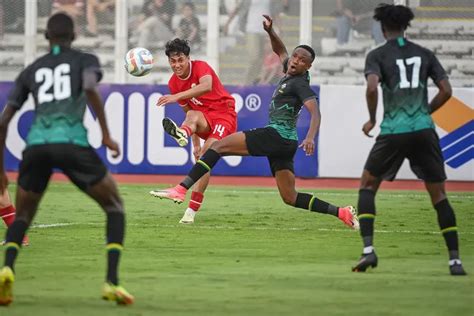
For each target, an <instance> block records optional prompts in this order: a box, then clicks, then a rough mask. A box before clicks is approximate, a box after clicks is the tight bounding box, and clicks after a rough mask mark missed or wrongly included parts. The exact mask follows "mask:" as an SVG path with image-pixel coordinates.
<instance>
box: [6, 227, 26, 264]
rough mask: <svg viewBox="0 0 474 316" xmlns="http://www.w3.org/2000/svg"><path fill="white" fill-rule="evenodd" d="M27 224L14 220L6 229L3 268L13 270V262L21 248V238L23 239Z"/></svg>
mask: <svg viewBox="0 0 474 316" xmlns="http://www.w3.org/2000/svg"><path fill="white" fill-rule="evenodd" d="M27 229H28V224H27V223H26V222H24V221H21V220H15V221H14V222H13V224H11V225H10V227H8V230H7V236H6V243H5V266H7V267H10V268H11V269H12V270H14V268H13V266H14V265H15V260H16V257H17V255H18V251H19V250H20V247H21V242H22V240H23V237H25V234H26V230H27Z"/></svg>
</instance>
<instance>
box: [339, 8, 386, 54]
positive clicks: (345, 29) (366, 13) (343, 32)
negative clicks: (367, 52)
mask: <svg viewBox="0 0 474 316" xmlns="http://www.w3.org/2000/svg"><path fill="white" fill-rule="evenodd" d="M382 2H383V1H378V0H364V1H353V0H336V4H337V11H336V15H337V18H336V23H337V31H336V33H337V35H336V36H337V44H338V45H344V44H347V43H348V42H349V39H350V33H351V31H353V30H357V31H360V32H364V31H368V30H369V29H370V31H371V35H372V37H373V39H374V40H375V44H377V45H378V44H380V43H383V42H385V38H384V37H383V33H382V27H381V25H380V22H378V21H375V20H374V19H373V18H372V14H373V10H374V8H375V7H377V5H379V4H380V3H382Z"/></svg>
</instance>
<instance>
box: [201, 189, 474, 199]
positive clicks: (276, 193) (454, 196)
mask: <svg viewBox="0 0 474 316" xmlns="http://www.w3.org/2000/svg"><path fill="white" fill-rule="evenodd" d="M299 191H302V192H315V195H335V196H351V197H357V196H359V195H358V194H357V193H352V192H318V190H316V189H313V190H311V189H299ZM206 192H212V193H231V194H237V195H239V194H255V195H259V194H270V195H279V194H280V193H278V191H240V190H222V189H209V190H206ZM377 195H378V196H379V197H380V196H383V197H393V198H410V197H413V198H427V199H429V196H428V193H426V194H410V193H407V194H403V193H398V194H390V193H388V194H386V193H384V192H383V191H382V192H379V193H377ZM448 199H459V200H474V193H473V195H456V194H449V193H448Z"/></svg>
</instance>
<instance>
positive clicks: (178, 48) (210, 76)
mask: <svg viewBox="0 0 474 316" xmlns="http://www.w3.org/2000/svg"><path fill="white" fill-rule="evenodd" d="M189 52H190V48H189V45H188V42H187V41H185V40H182V39H179V38H176V39H174V40H171V41H169V42H168V43H166V47H165V54H166V56H168V61H169V64H170V66H171V69H172V70H173V75H172V76H171V78H170V80H169V82H168V87H169V89H170V92H171V94H169V95H164V96H162V97H161V98H160V99H159V100H158V103H157V105H158V106H165V105H167V104H171V103H175V102H177V103H178V104H179V105H180V106H181V107H182V108H183V110H184V111H185V112H186V118H185V120H184V122H183V123H182V124H181V126H180V127H179V126H178V125H177V124H176V123H175V122H173V121H172V120H171V119H170V118H167V117H165V118H164V119H163V128H164V129H165V131H166V132H167V133H168V134H169V135H170V136H171V137H173V138H174V139H175V140H176V142H178V144H179V145H180V146H186V145H187V144H188V142H189V140H188V139H189V137H191V138H192V141H193V154H194V157H195V158H196V160H198V159H199V157H200V156H201V155H202V154H203V153H204V152H206V150H207V149H209V147H210V146H211V144H212V143H214V142H216V141H218V140H220V139H222V138H224V137H226V136H227V135H230V134H232V133H234V132H235V131H236V130H237V114H236V113H235V100H234V98H233V97H232V96H231V95H230V94H229V93H228V92H227V91H226V90H225V89H224V87H223V86H222V83H221V81H220V79H219V77H218V76H217V75H216V73H215V72H214V70H213V69H212V68H211V66H209V65H208V64H207V63H206V62H204V61H201V60H191V59H190V57H189ZM200 138H201V139H203V140H204V146H203V147H202V148H201V141H200ZM209 177H210V173H207V174H206V175H205V176H204V177H203V178H202V179H201V180H200V181H198V182H197V183H196V185H195V186H194V188H193V192H192V194H191V200H190V201H189V206H188V208H187V209H186V211H185V213H184V215H183V218H182V219H181V220H180V223H182V224H190V223H193V222H194V216H195V215H196V212H197V211H198V210H199V207H200V206H201V204H202V201H203V199H204V191H205V190H206V188H207V185H208V184H209ZM150 194H151V195H153V196H157V195H156V191H150ZM180 202H181V201H180Z"/></svg>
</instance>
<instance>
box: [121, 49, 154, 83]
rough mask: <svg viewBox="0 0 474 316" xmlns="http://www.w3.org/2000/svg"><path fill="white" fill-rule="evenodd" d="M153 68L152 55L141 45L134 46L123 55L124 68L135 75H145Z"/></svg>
mask: <svg viewBox="0 0 474 316" xmlns="http://www.w3.org/2000/svg"><path fill="white" fill-rule="evenodd" d="M152 68H153V55H152V54H151V53H150V51H149V50H148V49H146V48H143V47H135V48H132V49H131V50H129V51H128V52H127V54H126V55H125V69H126V70H127V72H128V73H129V74H131V75H132V76H136V77H141V76H145V75H147V74H149V73H150V71H151V70H152Z"/></svg>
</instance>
